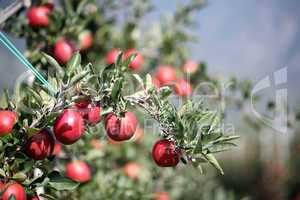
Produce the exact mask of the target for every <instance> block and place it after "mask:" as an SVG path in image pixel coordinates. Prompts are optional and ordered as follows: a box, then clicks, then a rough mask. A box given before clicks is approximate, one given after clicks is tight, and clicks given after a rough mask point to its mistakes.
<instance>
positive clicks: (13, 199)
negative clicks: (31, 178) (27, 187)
mask: <svg viewBox="0 0 300 200" xmlns="http://www.w3.org/2000/svg"><path fill="white" fill-rule="evenodd" d="M9 200H17V199H16V196H15V195H14V194H11V195H10V196H9Z"/></svg>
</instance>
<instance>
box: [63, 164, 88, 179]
mask: <svg viewBox="0 0 300 200" xmlns="http://www.w3.org/2000/svg"><path fill="white" fill-rule="evenodd" d="M66 176H67V177H69V178H70V179H72V180H73V181H77V182H80V183H85V182H88V181H89V180H91V176H92V175H91V169H90V167H89V166H88V164H86V163H85V162H84V161H74V162H71V163H68V164H67V167H66Z"/></svg>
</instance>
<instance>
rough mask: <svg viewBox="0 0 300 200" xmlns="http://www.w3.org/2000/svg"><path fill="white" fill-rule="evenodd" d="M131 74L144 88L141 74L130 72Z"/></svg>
mask: <svg viewBox="0 0 300 200" xmlns="http://www.w3.org/2000/svg"><path fill="white" fill-rule="evenodd" d="M132 76H133V77H134V78H135V79H136V80H137V81H138V82H139V84H140V85H141V87H142V88H144V81H143V79H142V78H141V76H140V75H138V74H132Z"/></svg>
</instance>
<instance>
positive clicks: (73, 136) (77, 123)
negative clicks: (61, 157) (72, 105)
mask: <svg viewBox="0 0 300 200" xmlns="http://www.w3.org/2000/svg"><path fill="white" fill-rule="evenodd" d="M53 130H54V134H55V137H56V139H57V140H58V141H59V142H61V143H62V144H66V145H68V144H73V143H75V142H76V141H77V140H79V139H80V137H81V136H82V134H83V133H84V121H83V118H82V116H81V115H80V114H79V113H78V112H76V111H74V110H71V109H66V110H64V112H63V113H62V114H61V115H60V116H59V117H58V118H57V119H56V122H55V124H54V128H53Z"/></svg>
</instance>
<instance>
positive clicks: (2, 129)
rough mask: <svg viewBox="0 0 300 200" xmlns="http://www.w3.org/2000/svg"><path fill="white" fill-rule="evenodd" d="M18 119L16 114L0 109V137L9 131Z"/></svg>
mask: <svg viewBox="0 0 300 200" xmlns="http://www.w3.org/2000/svg"><path fill="white" fill-rule="evenodd" d="M17 121H18V115H17V114H16V113H15V112H12V111H8V110H0V137H1V136H3V135H5V134H8V133H11V132H12V130H13V127H14V125H15V124H16V123H17Z"/></svg>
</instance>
